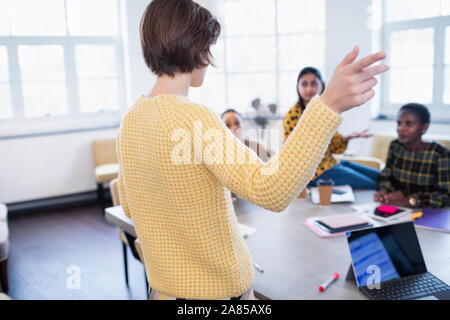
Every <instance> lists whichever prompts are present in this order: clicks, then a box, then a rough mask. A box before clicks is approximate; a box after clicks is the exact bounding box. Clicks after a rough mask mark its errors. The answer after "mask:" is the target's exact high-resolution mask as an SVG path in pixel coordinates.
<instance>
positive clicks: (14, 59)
mask: <svg viewBox="0 0 450 320" xmlns="http://www.w3.org/2000/svg"><path fill="white" fill-rule="evenodd" d="M63 1H64V4H65V6H66V0H63ZM115 1H116V6H117V13H118V30H117V36H72V35H70V34H69V30H68V23H67V13H66V15H65V19H66V31H67V33H66V35H65V36H14V35H11V34H10V35H8V36H0V46H3V47H6V51H7V61H8V71H9V85H10V88H11V101H12V115H13V116H12V118H6V119H0V137H8V136H17V135H30V134H31V135H33V134H38V135H39V134H47V133H52V132H66V131H73V130H75V131H76V130H82V131H84V130H86V129H94V128H102V127H108V126H116V125H118V124H119V123H120V119H121V116H122V114H123V112H124V111H125V110H126V83H125V70H124V68H125V63H124V47H123V39H122V32H121V25H122V17H121V15H122V14H121V3H120V2H121V1H122V0H115ZM84 44H87V45H110V46H112V47H114V52H115V67H116V70H117V75H116V77H114V78H115V79H117V82H118V91H119V92H118V93H117V94H118V99H119V100H118V102H119V108H118V109H117V110H104V111H100V112H93V113H82V112H81V106H80V103H79V94H78V81H79V80H83V79H78V78H77V73H76V57H75V48H76V46H77V45H84ZM22 45H42V46H45V45H58V46H61V47H62V48H63V51H64V71H65V79H64V82H65V86H66V92H67V113H65V114H64V115H53V116H44V117H26V116H25V104H24V96H23V91H22V85H23V82H22V79H21V70H20V64H19V56H18V48H19V46H22Z"/></svg>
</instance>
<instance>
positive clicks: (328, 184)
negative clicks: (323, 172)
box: [317, 179, 334, 206]
mask: <svg viewBox="0 0 450 320" xmlns="http://www.w3.org/2000/svg"><path fill="white" fill-rule="evenodd" d="M333 186H334V181H333V180H331V179H319V181H317V187H318V189H319V197H320V205H322V206H329V205H330V204H331V194H332V193H333Z"/></svg>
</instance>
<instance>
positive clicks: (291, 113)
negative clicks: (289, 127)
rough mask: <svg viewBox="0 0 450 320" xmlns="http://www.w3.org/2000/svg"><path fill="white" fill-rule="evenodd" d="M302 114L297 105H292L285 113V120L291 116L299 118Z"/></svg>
mask: <svg viewBox="0 0 450 320" xmlns="http://www.w3.org/2000/svg"><path fill="white" fill-rule="evenodd" d="M301 113H302V108H301V107H300V105H299V104H298V103H296V104H294V105H293V106H292V107H291V108H290V109H289V110H288V112H287V113H286V116H285V119H286V118H289V117H291V116H299V115H300V114H301Z"/></svg>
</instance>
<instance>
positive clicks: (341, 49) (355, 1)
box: [326, 0, 372, 154]
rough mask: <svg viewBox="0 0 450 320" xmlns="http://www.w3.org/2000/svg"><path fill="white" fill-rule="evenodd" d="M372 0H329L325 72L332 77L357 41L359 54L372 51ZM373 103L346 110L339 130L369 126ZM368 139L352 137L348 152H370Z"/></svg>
mask: <svg viewBox="0 0 450 320" xmlns="http://www.w3.org/2000/svg"><path fill="white" fill-rule="evenodd" d="M371 4H372V1H371V0H341V1H336V0H327V1H326V23H327V25H326V28H327V40H326V44H327V45H326V48H327V49H326V50H327V51H326V73H327V75H329V77H331V75H332V74H333V71H334V69H335V68H336V66H337V65H338V64H339V63H340V62H341V61H342V59H343V58H344V57H345V55H346V54H347V53H348V52H350V51H351V50H352V49H353V47H354V46H355V45H359V47H360V54H359V57H363V56H366V55H368V54H370V53H372V32H371V30H369V28H368V27H367V18H368V14H367V9H368V8H369V6H370V5H371ZM370 108H371V104H370V103H367V104H365V105H363V106H361V107H358V108H355V109H352V110H350V111H348V112H346V113H344V121H343V123H342V125H341V127H340V128H339V132H340V133H342V134H344V135H347V134H350V133H352V132H354V131H362V130H364V129H367V128H369V127H370V117H371V109H370ZM365 142H367V141H366V140H361V139H358V140H352V141H351V142H350V144H349V147H348V152H349V153H362V154H367V153H368V148H367V146H368V144H367V143H365Z"/></svg>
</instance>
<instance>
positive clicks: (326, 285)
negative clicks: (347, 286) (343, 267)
mask: <svg viewBox="0 0 450 320" xmlns="http://www.w3.org/2000/svg"><path fill="white" fill-rule="evenodd" d="M338 278H339V273H337V272H335V273H334V274H333V275H332V276H331V278H330V279H328V280H327V281H325V282H324V283H322V285H321V286H320V287H319V291H320V292H324V291H325V290H327V288H328V287H329V286H330V285H331V284H332V283H333V282H335V281H336V280H337V279H338Z"/></svg>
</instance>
